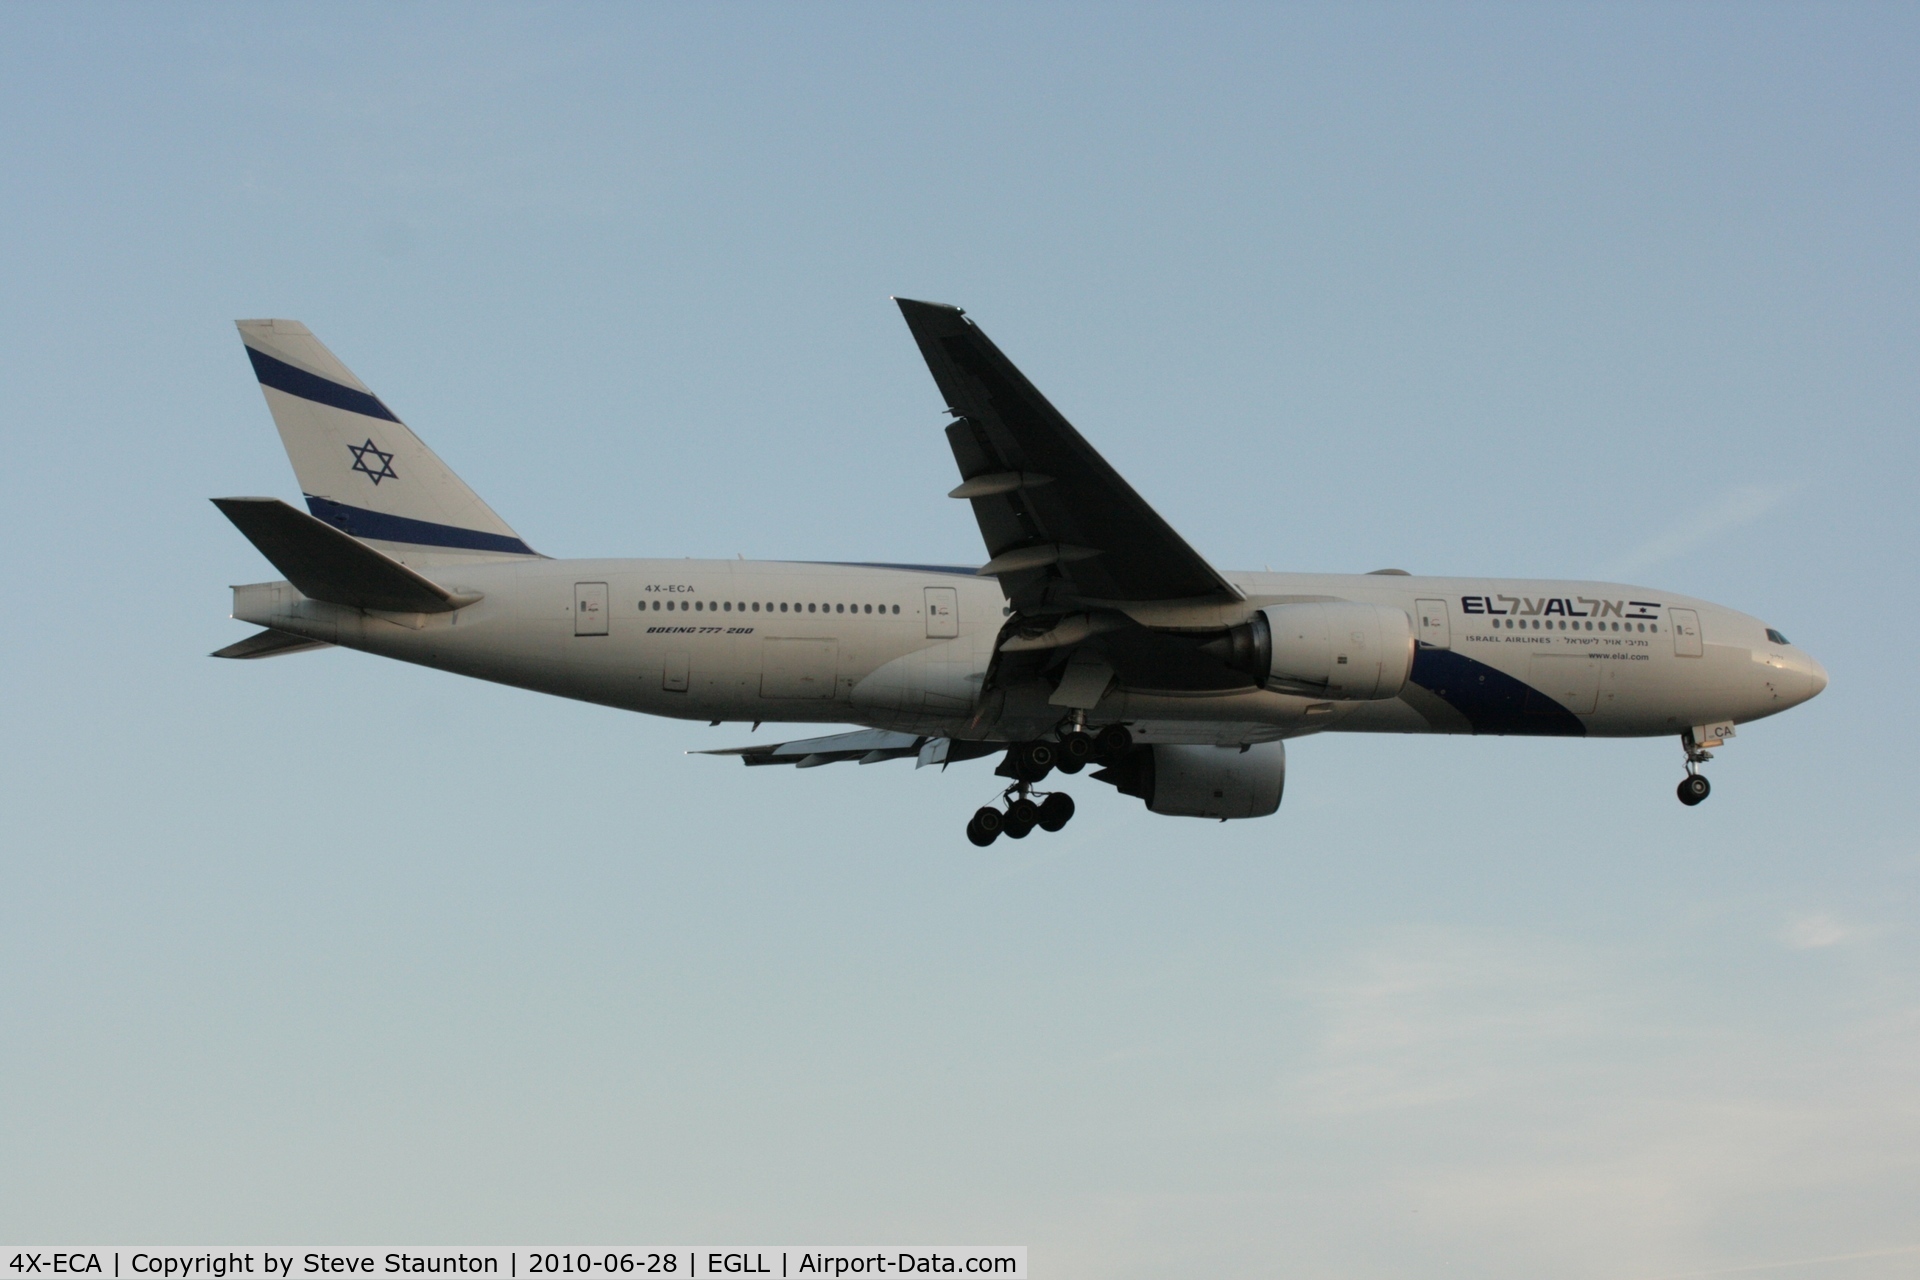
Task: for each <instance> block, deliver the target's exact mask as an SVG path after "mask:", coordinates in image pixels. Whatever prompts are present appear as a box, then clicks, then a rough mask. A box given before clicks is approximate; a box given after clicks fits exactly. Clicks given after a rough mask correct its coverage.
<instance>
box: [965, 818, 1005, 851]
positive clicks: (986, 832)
mask: <svg viewBox="0 0 1920 1280" xmlns="http://www.w3.org/2000/svg"><path fill="white" fill-rule="evenodd" d="M1004 825H1005V819H1004V817H1003V816H1002V815H1001V813H1000V811H999V810H998V809H979V810H977V811H975V813H974V815H973V817H971V818H970V819H968V820H967V839H969V840H971V841H973V843H974V844H976V845H978V846H979V847H980V848H982V849H984V848H986V847H987V846H988V845H990V844H992V843H993V842H994V841H995V840H998V839H999V838H1000V829H1001V827H1002V826H1004Z"/></svg>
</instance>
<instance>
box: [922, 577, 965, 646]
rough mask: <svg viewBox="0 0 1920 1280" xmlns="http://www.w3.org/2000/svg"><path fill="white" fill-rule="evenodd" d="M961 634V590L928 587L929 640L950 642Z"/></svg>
mask: <svg viewBox="0 0 1920 1280" xmlns="http://www.w3.org/2000/svg"><path fill="white" fill-rule="evenodd" d="M959 634H960V591H959V589H958V588H956V587H928V588H927V639H929V640H948V639H951V638H952V637H954V636H957V635H959Z"/></svg>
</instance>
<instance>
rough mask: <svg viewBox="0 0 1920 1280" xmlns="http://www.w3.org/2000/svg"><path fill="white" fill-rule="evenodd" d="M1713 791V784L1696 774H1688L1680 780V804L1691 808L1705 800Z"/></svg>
mask: <svg viewBox="0 0 1920 1280" xmlns="http://www.w3.org/2000/svg"><path fill="white" fill-rule="evenodd" d="M1712 790H1713V784H1711V783H1709V782H1708V781H1707V780H1706V779H1705V778H1704V777H1702V776H1701V775H1700V774H1697V773H1690V774H1688V775H1687V776H1686V777H1684V778H1682V779H1680V789H1679V794H1680V803H1681V804H1684V805H1686V806H1687V807H1689V808H1691V807H1693V806H1694V805H1696V804H1699V803H1700V802H1701V801H1702V800H1705V799H1706V798H1707V795H1708V793H1709V792H1711V791H1712Z"/></svg>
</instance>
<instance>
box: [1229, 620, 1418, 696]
mask: <svg viewBox="0 0 1920 1280" xmlns="http://www.w3.org/2000/svg"><path fill="white" fill-rule="evenodd" d="M1413 647H1414V644H1413V619H1411V618H1409V617H1408V616H1407V613H1406V610H1404V609H1396V608H1394V607H1393V606H1391V605H1383V604H1355V603H1352V602H1351V601H1346V600H1333V601H1324V602H1315V603H1312V604H1279V605H1272V606H1270V607H1268V608H1265V609H1262V610H1260V611H1259V612H1257V613H1255V614H1254V615H1253V616H1252V617H1251V618H1249V619H1248V620H1247V621H1246V622H1244V623H1242V624H1240V625H1239V626H1237V627H1233V628H1231V629H1229V630H1228V632H1227V634H1226V637H1225V639H1223V640H1215V641H1213V642H1212V643H1211V644H1209V645H1207V646H1205V648H1206V651H1207V652H1208V653H1211V654H1213V655H1214V656H1216V657H1218V658H1220V659H1221V660H1223V661H1224V662H1225V663H1226V664H1227V665H1228V666H1230V667H1232V668H1233V669H1234V670H1236V671H1244V672H1246V673H1247V674H1248V675H1250V676H1252V677H1254V678H1255V679H1256V680H1258V681H1260V683H1261V684H1262V685H1264V686H1265V687H1266V688H1268V689H1272V690H1274V691H1275V692H1277V693H1294V694H1300V695H1301V696H1303V697H1309V698H1329V699H1335V700H1339V701H1370V700H1374V699H1379V698H1392V697H1397V696H1398V695H1399V693H1400V690H1401V689H1402V688H1404V687H1405V686H1406V683H1407V676H1408V675H1409V674H1410V673H1411V672H1412V671H1413Z"/></svg>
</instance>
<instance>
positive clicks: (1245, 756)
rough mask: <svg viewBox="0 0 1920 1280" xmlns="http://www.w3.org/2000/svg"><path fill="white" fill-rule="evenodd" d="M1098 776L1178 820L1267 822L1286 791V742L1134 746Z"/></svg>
mask: <svg viewBox="0 0 1920 1280" xmlns="http://www.w3.org/2000/svg"><path fill="white" fill-rule="evenodd" d="M1094 777H1096V778H1098V779H1100V780H1101V781H1102V782H1111V783H1112V784H1113V785H1114V787H1115V788H1116V789H1117V790H1118V791H1119V792H1120V794H1121V795H1127V796H1139V797H1140V798H1141V799H1142V800H1144V801H1146V802H1147V808H1149V809H1151V810H1153V812H1155V813H1164V814H1166V815H1168V816H1169V817H1174V818H1264V817H1266V816H1267V815H1268V814H1270V813H1272V812H1273V811H1274V810H1276V809H1278V808H1279V807H1280V793H1281V792H1283V791H1285V790H1286V787H1287V744H1286V743H1284V742H1257V743H1255V744H1254V745H1252V746H1250V747H1246V748H1244V749H1243V748H1241V747H1213V746H1188V745H1184V744H1181V745H1173V744H1168V743H1156V744H1154V745H1153V746H1139V747H1135V748H1134V749H1133V750H1132V751H1131V752H1129V753H1128V754H1127V757H1126V758H1125V759H1124V760H1119V761H1116V762H1114V763H1113V764H1110V765H1108V766H1107V767H1106V768H1105V769H1103V770H1102V771H1101V772H1099V773H1096V774H1095V775H1094Z"/></svg>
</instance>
